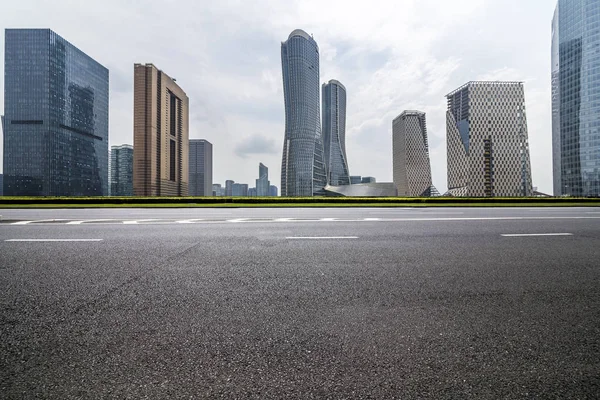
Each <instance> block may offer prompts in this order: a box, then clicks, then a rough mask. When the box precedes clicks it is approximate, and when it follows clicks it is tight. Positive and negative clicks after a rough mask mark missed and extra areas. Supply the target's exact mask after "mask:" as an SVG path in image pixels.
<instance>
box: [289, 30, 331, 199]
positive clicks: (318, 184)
mask: <svg viewBox="0 0 600 400" xmlns="http://www.w3.org/2000/svg"><path fill="white" fill-rule="evenodd" d="M281 66H282V71H283V95H284V100H285V138H284V143H283V157H282V162H281V195H282V196H313V195H315V194H321V193H323V188H324V187H325V185H326V184H327V175H326V173H325V164H324V160H323V138H322V136H321V121H320V118H321V116H320V104H319V101H320V83H319V46H318V45H317V42H315V40H314V39H313V38H312V37H311V36H310V35H308V34H307V33H306V32H304V31H303V30H300V29H297V30H295V31H293V32H292V33H291V34H290V36H289V37H288V40H287V41H285V42H283V43H281Z"/></svg>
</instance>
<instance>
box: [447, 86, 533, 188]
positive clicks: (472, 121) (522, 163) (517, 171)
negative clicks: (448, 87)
mask: <svg viewBox="0 0 600 400" xmlns="http://www.w3.org/2000/svg"><path fill="white" fill-rule="evenodd" d="M446 97H447V99H448V111H447V112H446V135H447V143H448V144H447V152H448V190H449V193H450V194H451V195H453V196H474V197H490V196H531V195H532V194H533V189H532V185H531V164H530V161H529V144H528V134H527V117H526V113H525V92H524V88H523V83H522V82H469V83H467V84H466V85H464V86H462V87H460V88H458V89H457V90H455V91H453V92H452V93H450V94H448V95H447V96H446Z"/></svg>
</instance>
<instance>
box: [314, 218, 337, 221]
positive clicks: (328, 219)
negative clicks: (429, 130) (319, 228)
mask: <svg viewBox="0 0 600 400" xmlns="http://www.w3.org/2000/svg"><path fill="white" fill-rule="evenodd" d="M337 220H338V218H321V219H319V221H321V222H335V221H337Z"/></svg>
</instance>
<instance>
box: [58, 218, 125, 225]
mask: <svg viewBox="0 0 600 400" xmlns="http://www.w3.org/2000/svg"><path fill="white" fill-rule="evenodd" d="M104 221H114V219H113V218H104V219H84V220H80V221H71V222H67V223H66V224H65V225H81V224H87V223H94V222H104Z"/></svg>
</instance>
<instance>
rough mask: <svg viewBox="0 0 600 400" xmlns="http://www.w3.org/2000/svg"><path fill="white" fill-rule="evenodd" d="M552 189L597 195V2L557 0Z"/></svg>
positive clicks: (599, 165)
mask: <svg viewBox="0 0 600 400" xmlns="http://www.w3.org/2000/svg"><path fill="white" fill-rule="evenodd" d="M552 142H553V163H554V169H553V172H554V194H555V195H570V196H600V1H598V0H559V1H558V4H557V7H556V11H555V14H554V19H553V21H552Z"/></svg>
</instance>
